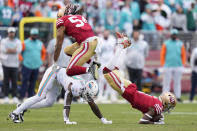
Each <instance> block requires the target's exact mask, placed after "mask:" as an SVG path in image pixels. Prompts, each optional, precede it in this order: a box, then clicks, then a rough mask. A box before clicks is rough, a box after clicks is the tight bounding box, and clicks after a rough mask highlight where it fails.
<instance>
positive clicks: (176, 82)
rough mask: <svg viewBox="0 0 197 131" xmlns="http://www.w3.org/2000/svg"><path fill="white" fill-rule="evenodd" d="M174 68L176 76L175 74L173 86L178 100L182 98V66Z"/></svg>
mask: <svg viewBox="0 0 197 131" xmlns="http://www.w3.org/2000/svg"><path fill="white" fill-rule="evenodd" d="M173 70H174V76H173V82H174V85H173V88H174V94H175V95H176V98H177V100H180V98H181V77H182V71H183V70H182V67H176V68H174V69H173Z"/></svg>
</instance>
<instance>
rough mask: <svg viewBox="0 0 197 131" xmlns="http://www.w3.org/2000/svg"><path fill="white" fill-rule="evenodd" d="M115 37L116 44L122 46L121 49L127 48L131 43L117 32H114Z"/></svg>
mask: <svg viewBox="0 0 197 131" xmlns="http://www.w3.org/2000/svg"><path fill="white" fill-rule="evenodd" d="M116 37H117V38H118V39H117V43H118V44H120V45H122V46H123V48H124V49H125V48H127V47H129V46H130V45H131V41H130V39H129V38H128V37H127V35H125V34H121V33H119V32H116Z"/></svg>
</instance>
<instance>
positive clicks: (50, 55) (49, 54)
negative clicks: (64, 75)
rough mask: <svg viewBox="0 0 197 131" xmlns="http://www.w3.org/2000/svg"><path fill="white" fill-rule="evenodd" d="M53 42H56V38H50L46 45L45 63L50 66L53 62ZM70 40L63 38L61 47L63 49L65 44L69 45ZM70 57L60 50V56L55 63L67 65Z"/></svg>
mask: <svg viewBox="0 0 197 131" xmlns="http://www.w3.org/2000/svg"><path fill="white" fill-rule="evenodd" d="M55 44H56V39H52V40H50V41H49V43H48V46H47V63H48V66H51V65H52V64H53V63H54V58H53V56H54V51H55ZM71 44H72V42H71V40H70V39H68V38H64V41H63V44H62V49H64V48H65V47H66V46H69V45H71ZM69 59H70V57H69V56H67V55H66V54H65V53H64V50H61V52H60V56H59V58H58V60H57V62H56V64H57V65H59V66H61V67H67V66H68V63H69Z"/></svg>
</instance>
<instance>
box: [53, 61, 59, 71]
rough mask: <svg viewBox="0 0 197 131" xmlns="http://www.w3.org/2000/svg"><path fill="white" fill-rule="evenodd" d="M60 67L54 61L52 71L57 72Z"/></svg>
mask: <svg viewBox="0 0 197 131" xmlns="http://www.w3.org/2000/svg"><path fill="white" fill-rule="evenodd" d="M58 68H59V66H58V65H57V64H56V63H54V64H53V65H52V71H53V72H56V71H57V69H58Z"/></svg>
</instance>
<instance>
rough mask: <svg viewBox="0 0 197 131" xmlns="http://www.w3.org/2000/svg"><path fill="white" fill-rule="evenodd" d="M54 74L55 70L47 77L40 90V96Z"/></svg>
mask: <svg viewBox="0 0 197 131" xmlns="http://www.w3.org/2000/svg"><path fill="white" fill-rule="evenodd" d="M52 75H53V72H52V71H51V72H50V73H49V75H48V77H47V79H46V80H45V82H44V83H43V85H42V87H41V89H40V90H39V92H38V96H41V95H42V92H43V90H44V88H45V87H46V85H47V83H48V82H49V80H50V79H51V76H52Z"/></svg>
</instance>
